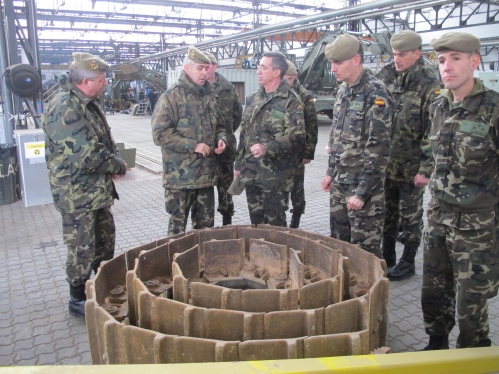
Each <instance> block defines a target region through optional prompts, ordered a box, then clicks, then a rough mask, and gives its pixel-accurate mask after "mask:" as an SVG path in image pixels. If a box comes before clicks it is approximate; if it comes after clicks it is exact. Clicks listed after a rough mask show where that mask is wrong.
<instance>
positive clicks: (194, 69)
mask: <svg viewBox="0 0 499 374" xmlns="http://www.w3.org/2000/svg"><path fill="white" fill-rule="evenodd" d="M209 68H210V64H198V63H197V62H195V63H193V64H187V65H185V66H184V70H185V73H186V74H187V75H188V76H189V78H191V80H192V81H193V82H194V83H196V84H199V85H200V86H202V85H204V82H206V77H207V73H208V69H209Z"/></svg>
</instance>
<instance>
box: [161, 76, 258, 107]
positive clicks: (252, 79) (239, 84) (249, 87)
mask: <svg viewBox="0 0 499 374" xmlns="http://www.w3.org/2000/svg"><path fill="white" fill-rule="evenodd" d="M217 73H219V74H221V75H223V76H224V77H225V78H226V79H227V80H228V81H229V82H231V83H232V84H233V85H234V86H235V87H236V92H237V94H238V95H239V98H240V99H241V102H242V104H243V105H244V104H245V103H246V97H247V96H248V95H250V94H252V93H253V92H255V91H256V90H257V89H258V87H259V85H258V79H257V75H256V70H245V69H242V70H236V69H218V70H217ZM180 74H182V70H174V71H169V72H168V76H167V82H168V87H170V86H171V85H172V84H174V83H175V82H177V81H178V78H179V77H180Z"/></svg>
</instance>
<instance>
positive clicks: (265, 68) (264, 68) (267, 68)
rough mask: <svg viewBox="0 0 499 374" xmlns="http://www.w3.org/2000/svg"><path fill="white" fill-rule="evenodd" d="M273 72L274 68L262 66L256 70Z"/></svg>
mask: <svg viewBox="0 0 499 374" xmlns="http://www.w3.org/2000/svg"><path fill="white" fill-rule="evenodd" d="M269 69H271V70H274V68H272V67H270V66H264V65H258V68H257V70H263V71H267V70H269Z"/></svg>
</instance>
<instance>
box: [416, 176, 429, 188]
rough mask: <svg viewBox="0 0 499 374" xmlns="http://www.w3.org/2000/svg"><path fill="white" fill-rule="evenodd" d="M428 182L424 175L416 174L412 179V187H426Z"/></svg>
mask: <svg viewBox="0 0 499 374" xmlns="http://www.w3.org/2000/svg"><path fill="white" fill-rule="evenodd" d="M429 181H430V179H429V178H426V177H425V176H424V175H421V174H416V176H415V177H414V185H415V186H416V187H425V186H427V185H428V182H429Z"/></svg>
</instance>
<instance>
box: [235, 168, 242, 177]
mask: <svg viewBox="0 0 499 374" xmlns="http://www.w3.org/2000/svg"><path fill="white" fill-rule="evenodd" d="M240 175H241V171H240V170H234V178H236V177H238V176H240Z"/></svg>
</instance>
